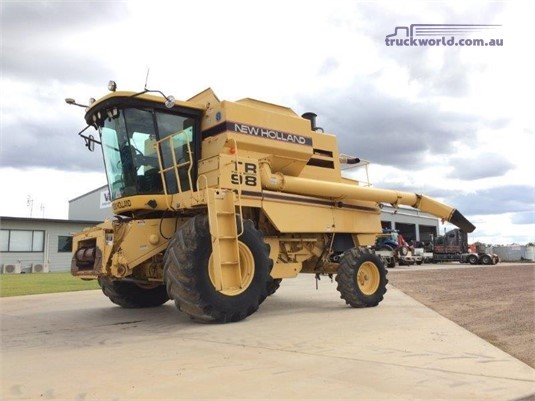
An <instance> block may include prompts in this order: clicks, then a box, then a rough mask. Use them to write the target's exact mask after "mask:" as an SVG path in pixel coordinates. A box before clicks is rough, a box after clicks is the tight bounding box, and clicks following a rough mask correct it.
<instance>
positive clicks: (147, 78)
mask: <svg viewBox="0 0 535 401" xmlns="http://www.w3.org/2000/svg"><path fill="white" fill-rule="evenodd" d="M149 72H150V67H147V76H146V77H145V87H144V88H143V89H145V90H147V84H148V82H149Z"/></svg>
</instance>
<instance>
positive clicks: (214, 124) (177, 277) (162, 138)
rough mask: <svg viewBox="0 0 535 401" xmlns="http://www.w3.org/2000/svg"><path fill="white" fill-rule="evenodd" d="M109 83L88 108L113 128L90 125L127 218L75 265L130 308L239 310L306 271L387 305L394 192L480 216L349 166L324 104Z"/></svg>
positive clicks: (451, 217)
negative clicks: (180, 93) (383, 251)
mask: <svg viewBox="0 0 535 401" xmlns="http://www.w3.org/2000/svg"><path fill="white" fill-rule="evenodd" d="M110 88H111V90H112V92H111V93H109V94H108V95H106V96H104V97H103V98H101V99H99V100H98V101H94V102H92V103H91V104H90V106H89V107H88V108H87V111H86V115H85V119H86V122H87V124H88V125H89V126H93V127H94V128H96V129H97V130H98V132H99V136H100V138H99V139H98V140H97V139H94V138H93V137H92V136H86V135H85V134H83V133H81V136H83V137H84V138H85V140H86V146H88V148H90V149H91V148H92V147H93V146H94V144H95V143H98V144H100V145H102V151H103V155H104V164H105V169H106V175H107V178H108V185H109V190H110V196H111V199H112V209H113V212H114V214H115V215H116V218H114V219H112V220H107V221H105V222H104V223H102V224H100V225H98V226H96V227H93V228H89V229H86V230H84V231H83V232H81V233H79V234H77V235H76V236H75V237H74V239H73V259H72V269H71V270H72V274H73V275H75V276H78V277H80V278H83V279H98V280H99V283H100V285H101V287H102V290H103V292H104V294H105V295H107V296H108V297H109V298H110V299H111V301H112V302H114V303H116V304H118V305H120V306H123V307H130V308H140V307H151V306H158V305H161V304H163V303H165V302H166V301H167V300H168V299H169V298H171V299H173V300H174V302H175V304H176V306H177V307H178V309H180V310H181V311H183V312H185V313H187V314H188V315H189V316H191V317H192V318H195V319H198V320H203V321H219V322H230V321H239V320H242V319H244V318H245V317H247V316H248V315H250V314H252V313H254V312H255V311H256V310H257V309H258V307H259V305H260V304H261V303H262V302H263V301H264V300H265V298H266V297H267V296H268V295H271V294H273V293H274V292H275V291H276V290H277V288H278V287H279V284H280V282H281V280H282V279H286V278H292V277H295V276H297V275H298V274H299V273H312V274H316V275H320V274H328V275H336V281H337V283H338V285H337V289H338V291H339V292H340V294H341V298H342V299H344V300H345V301H346V303H347V304H349V305H350V306H352V307H368V306H376V305H377V304H379V302H381V300H382V299H383V295H384V293H385V291H386V284H387V278H386V269H385V268H384V266H383V263H382V262H381V259H380V258H379V257H378V256H377V255H375V254H374V253H373V251H372V250H371V246H372V245H374V243H375V239H376V236H377V235H378V234H380V233H381V231H382V230H381V221H380V203H381V202H385V203H390V204H392V205H395V206H396V205H409V206H412V207H415V208H418V209H420V210H422V211H425V212H428V213H431V214H433V215H435V216H437V217H439V218H442V219H444V220H447V221H450V222H451V223H453V224H455V225H457V226H458V227H460V228H462V229H463V230H465V231H467V232H471V231H473V230H474V228H475V227H474V226H473V225H472V224H471V223H470V222H469V221H468V220H467V219H466V218H464V216H462V214H461V213H459V212H458V211H457V210H456V209H454V208H451V207H449V206H447V205H444V204H442V203H440V202H438V201H436V200H434V199H431V198H429V197H427V196H425V195H418V194H413V193H407V192H399V191H392V190H386V189H378V188H370V187H366V186H361V185H359V182H357V181H354V180H351V179H347V178H344V177H342V176H341V171H340V166H341V163H342V162H343V163H354V162H356V161H357V159H355V158H353V159H352V158H348V157H345V156H341V155H340V154H339V153H338V149H337V144H336V137H335V136H334V135H330V134H326V133H323V132H318V131H319V129H317V128H316V126H315V115H314V114H312V113H306V114H304V115H303V116H302V117H300V116H299V115H297V114H295V113H294V112H293V111H292V110H291V109H289V108H286V107H282V106H277V105H273V104H269V103H265V102H261V101H258V100H253V99H242V100H239V101H236V102H228V101H220V100H219V99H218V98H217V97H216V96H215V94H214V93H213V92H212V90H210V89H207V90H205V91H204V92H201V93H200V94H198V95H196V96H194V97H193V98H191V99H189V100H188V101H175V100H174V99H173V98H171V97H167V96H165V95H164V94H163V93H161V92H159V91H156V92H157V95H154V93H153V91H148V90H145V91H143V92H140V93H133V92H117V91H115V87H114V85H111V87H110ZM68 102H69V103H74V104H76V103H75V102H74V100H72V99H68Z"/></svg>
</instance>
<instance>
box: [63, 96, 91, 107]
mask: <svg viewBox="0 0 535 401" xmlns="http://www.w3.org/2000/svg"><path fill="white" fill-rule="evenodd" d="M65 103H67V104H71V105H73V106H78V107H87V106H86V105H85V104H80V103H76V100H74V99H73V98H70V97H68V98H66V99H65Z"/></svg>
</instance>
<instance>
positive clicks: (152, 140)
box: [85, 92, 202, 201]
mask: <svg viewBox="0 0 535 401" xmlns="http://www.w3.org/2000/svg"><path fill="white" fill-rule="evenodd" d="M164 100H165V99H161V98H159V97H155V96H152V95H146V94H129V95H126V94H125V93H124V92H123V93H113V94H110V95H108V96H106V97H105V98H103V99H102V100H100V101H99V102H98V103H94V104H93V105H91V107H90V108H89V109H88V111H87V114H86V116H85V118H86V121H87V123H88V124H90V125H92V126H94V127H95V128H97V129H98V132H99V135H100V142H101V145H102V153H103V156H104V164H105V169H106V177H107V180H108V186H109V190H110V196H111V200H112V201H115V200H117V199H119V198H124V197H129V196H134V195H149V194H153V195H157V194H175V193H178V192H184V191H189V190H192V189H193V190H194V189H195V188H194V186H195V182H196V177H197V163H195V161H196V160H197V159H198V156H199V152H200V121H201V115H202V110H199V109H197V108H189V107H185V106H184V105H178V106H175V105H172V106H171V108H169V105H167V104H166V105H164Z"/></svg>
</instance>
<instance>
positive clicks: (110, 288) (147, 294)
mask: <svg viewBox="0 0 535 401" xmlns="http://www.w3.org/2000/svg"><path fill="white" fill-rule="evenodd" d="M98 283H99V285H100V287H101V288H102V292H103V293H104V295H106V296H107V297H108V298H109V299H110V301H111V302H113V303H114V304H116V305H119V306H122V307H123V308H152V307H155V306H160V305H163V304H164V303H166V302H167V301H169V296H168V295H167V290H166V289H165V286H164V285H157V286H154V287H149V288H143V287H140V286H138V285H137V284H136V283H132V282H129V281H123V280H112V279H110V278H109V277H99V278H98Z"/></svg>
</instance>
